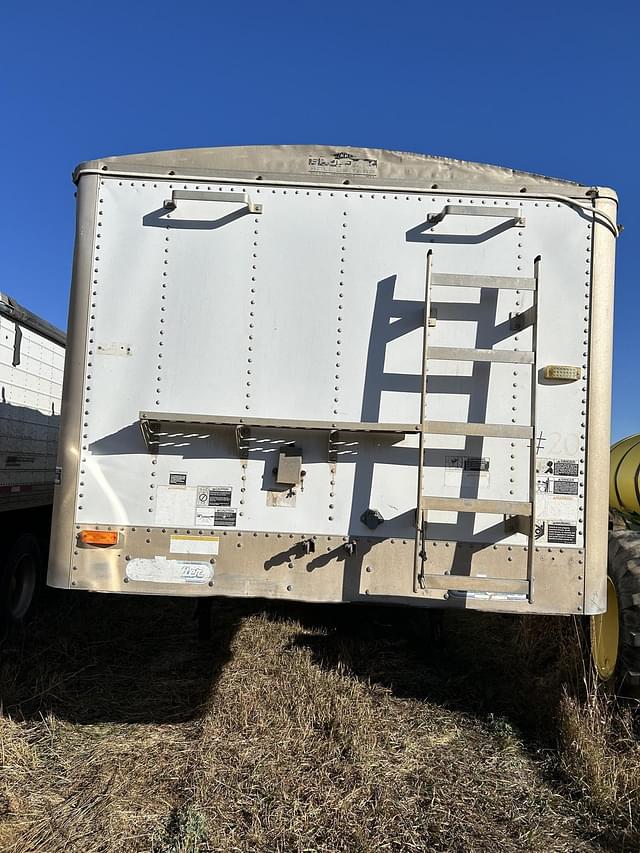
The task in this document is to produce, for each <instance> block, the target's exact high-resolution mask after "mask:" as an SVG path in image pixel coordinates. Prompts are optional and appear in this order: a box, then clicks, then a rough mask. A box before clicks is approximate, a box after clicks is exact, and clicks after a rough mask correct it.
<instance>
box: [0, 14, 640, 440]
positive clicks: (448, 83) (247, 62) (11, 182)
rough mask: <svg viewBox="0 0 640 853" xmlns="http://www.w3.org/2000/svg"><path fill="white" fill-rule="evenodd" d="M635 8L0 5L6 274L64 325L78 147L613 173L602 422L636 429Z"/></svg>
mask: <svg viewBox="0 0 640 853" xmlns="http://www.w3.org/2000/svg"><path fill="white" fill-rule="evenodd" d="M639 25H640V7H639V6H638V4H636V3H632V2H630V0H623V2H621V3H616V4H613V3H609V4H601V3H595V2H591V0H582V2H576V0H560V2H558V0H556V2H554V3H549V2H546V0H538V2H536V3H524V4H516V3H507V2H484V3H480V2H477V0H475V2H474V0H458V2H456V3H442V4H435V3H429V2H426V0H422V2H404V3H403V2H399V3H390V2H387V3H377V2H369V3H363V4H360V3H322V2H318V0H315V2H306V0H298V2H277V0H272V2H270V3H266V2H263V3H258V2H253V0H247V2H244V3H236V4H231V3H228V4H227V3H224V4H223V3H216V2H213V0H212V1H211V2H189V0H182V2H180V3H178V2H175V0H174V2H171V3H169V2H165V0H156V2H153V3H150V2H135V0H133V2H128V3H122V2H119V0H112V2H109V3H85V4H72V3H69V2H64V0H62V2H58V3H55V4H54V3H42V2H31V3H29V2H23V3H21V4H11V5H9V4H4V6H3V10H2V11H1V12H0V47H1V51H2V52H1V54H0V57H1V58H0V63H1V64H2V74H1V75H0V117H1V119H0V120H1V122H2V129H3V132H2V133H1V134H0V146H1V150H2V162H3V163H4V164H5V169H4V180H3V184H4V186H3V203H2V204H0V234H1V235H2V241H1V245H2V256H3V257H2V260H3V264H2V269H3V272H4V275H3V281H2V284H1V285H0V287H1V289H2V290H3V291H6V292H8V293H10V294H11V295H12V296H13V297H14V298H15V299H17V300H18V301H19V302H21V303H22V304H24V305H25V306H27V307H29V308H31V309H32V310H34V311H35V312H37V313H39V314H41V315H42V316H44V317H45V318H47V319H49V320H50V321H52V322H54V323H56V324H57V325H59V326H62V327H64V325H65V323H66V312H67V300H68V290H69V277H70V267H71V255H72V248H73V228H74V198H73V185H72V184H71V181H70V173H71V170H72V169H73V167H74V166H75V165H76V164H77V163H78V162H80V161H82V160H88V159H91V158H95V157H99V156H103V155H111V154H122V153H127V152H135V151H149V150H154V149H163V148H187V147H199V146H214V145H243V144H244V145H246V144H260V143H286V142H306V143H313V142H321V143H325V142H326V143H333V144H338V145H362V146H372V147H381V148H391V149H401V150H406V151H419V152H424V153H428V154H438V155H443V156H448V157H456V158H461V159H465V160H477V161H480V162H488V163H497V164H499V165H506V166H512V167H515V168H519V169H526V170H528V171H534V172H541V173H543V174H548V175H554V176H559V177H565V178H571V179H573V180H578V181H581V182H583V183H587V184H599V185H607V186H612V187H614V188H615V189H616V190H617V191H618V194H619V195H620V197H621V207H620V220H621V221H622V222H623V223H624V225H625V228H626V230H625V233H624V234H623V236H622V237H621V238H620V240H619V243H618V267H617V295H616V330H615V365H614V417H613V435H614V437H621V436H623V435H626V434H628V433H631V432H640V403H639V402H638V382H637V371H638V363H639V362H640V359H639V358H638V351H637V349H638V345H639V343H640V342H639V341H638V337H639V336H638V331H637V326H638V320H639V319H640V312H639V308H640V298H639V297H638V292H639V290H638V288H639V284H640V282H639V280H638V275H637V273H636V269H635V268H636V267H637V266H638V258H637V251H636V249H635V247H636V246H637V244H638V235H639V234H640V210H639V208H638V206H637V205H636V204H634V201H635V195H636V193H640V177H639V172H640V170H639V166H638V157H639V154H638V152H639V146H638V130H639V127H640V116H639V99H638V90H639V88H640V74H639V67H640V66H639V60H638V46H637V44H638V32H639Z"/></svg>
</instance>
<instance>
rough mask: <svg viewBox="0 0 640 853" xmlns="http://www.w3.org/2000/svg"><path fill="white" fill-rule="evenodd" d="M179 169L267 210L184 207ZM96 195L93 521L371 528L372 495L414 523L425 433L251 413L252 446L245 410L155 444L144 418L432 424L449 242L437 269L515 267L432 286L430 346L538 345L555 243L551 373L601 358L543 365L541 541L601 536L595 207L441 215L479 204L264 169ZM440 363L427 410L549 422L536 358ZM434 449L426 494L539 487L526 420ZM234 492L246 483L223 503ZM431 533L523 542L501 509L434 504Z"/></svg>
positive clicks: (435, 308)
mask: <svg viewBox="0 0 640 853" xmlns="http://www.w3.org/2000/svg"><path fill="white" fill-rule="evenodd" d="M173 189H180V190H198V191H202V192H209V193H212V194H215V193H222V192H224V193H238V195H239V196H240V194H241V193H242V192H244V191H246V190H247V189H248V190H249V192H250V195H251V198H252V200H253V201H255V202H256V203H260V204H262V208H263V209H262V213H260V214H253V213H250V212H248V211H247V209H246V208H243V207H242V206H241V207H240V208H239V207H238V205H234V204H232V203H230V202H228V201H226V200H225V201H215V202H213V201H211V202H210V201H207V200H194V199H189V200H181V201H180V203H179V205H178V208H177V209H176V210H167V209H166V208H164V207H163V201H164V199H165V198H167V197H170V195H171V191H172V190H173ZM100 199H101V201H100V210H99V222H100V224H99V226H98V231H99V235H100V236H99V239H98V240H97V243H98V246H99V249H97V250H96V265H95V268H94V269H95V273H94V275H95V278H94V286H93V289H92V296H93V300H92V313H91V315H90V320H89V323H90V325H89V343H88V350H87V363H88V367H87V374H88V376H87V381H86V385H87V393H86V397H85V399H86V401H87V403H86V409H85V420H84V423H85V425H86V426H85V428H84V433H83V434H84V435H85V436H86V438H85V440H84V443H83V448H82V450H83V455H82V468H81V484H82V485H81V488H80V489H79V498H78V508H77V521H78V523H83V524H122V525H124V524H129V525H145V524H158V525H166V526H167V527H169V526H180V527H187V526H188V525H193V526H198V527H203V528H212V529H213V528H218V527H220V526H225V525H230V526H232V527H233V529H234V530H238V531H241V530H244V531H257V532H271V531H275V532H278V531H279V532H286V533H296V534H298V533H300V534H302V533H308V534H323V535H334V534H335V535H337V536H345V537H346V536H350V535H362V534H363V533H368V532H369V531H368V529H367V528H366V527H365V526H364V524H363V523H362V521H361V520H360V516H361V514H362V513H363V512H364V511H365V510H366V509H367V508H369V507H371V508H374V509H377V510H378V511H379V512H380V513H381V514H382V516H383V517H384V519H385V523H384V525H383V526H382V527H380V528H379V529H378V530H377V531H376V534H375V535H381V536H382V535H384V536H386V537H413V535H414V529H415V528H414V518H415V508H416V500H417V495H416V490H417V464H418V451H417V437H416V436H409V437H407V438H404V437H403V436H394V435H386V436H381V435H362V434H358V435H353V434H351V435H346V434H341V435H340V436H339V438H338V441H339V445H338V452H337V461H336V462H335V463H330V461H329V459H328V435H327V433H326V432H317V431H301V430H296V431H291V430H287V429H285V428H283V427H278V428H276V429H265V428H260V429H258V428H255V429H252V430H251V434H250V437H249V439H248V453H247V458H246V459H242V458H240V457H239V456H238V452H237V447H236V438H235V434H234V430H233V428H230V427H221V428H212V427H204V426H194V427H193V428H189V426H188V425H182V426H180V427H178V426H175V427H172V428H171V429H170V430H167V433H166V434H165V435H164V436H163V437H162V439H161V441H160V446H159V450H158V453H157V455H154V454H152V453H150V452H149V451H148V450H147V448H146V446H145V444H144V441H143V438H142V434H141V431H140V427H139V423H138V414H139V412H140V411H141V410H143V411H149V412H153V411H154V410H156V411H159V412H175V413H181V412H193V413H198V414H202V415H211V416H213V415H224V416H229V417H234V416H237V417H242V416H254V417H256V418H278V419H286V418H292V419H296V420H323V421H332V420H334V419H336V420H341V421H378V420H381V421H385V422H404V421H406V422H416V421H418V420H419V400H420V393H419V392H420V375H419V374H420V358H421V350H422V324H423V311H424V302H423V299H424V286H425V281H424V278H425V264H426V254H427V251H429V250H431V251H432V252H433V270H434V273H437V274H445V275H475V276H490V277H496V276H504V277H508V278H509V279H510V282H511V284H510V285H509V286H508V288H506V289H504V290H500V289H496V288H495V286H493V285H494V283H495V279H494V278H492V287H486V288H474V287H468V286H463V287H456V286H454V285H437V286H434V287H433V288H432V293H431V303H432V315H433V316H434V319H435V325H433V326H430V327H429V335H428V342H429V345H431V346H434V347H466V348H477V349H497V350H504V351H505V352H506V351H512V350H516V349H517V350H520V351H531V350H532V349H534V348H535V341H534V334H533V330H532V329H531V328H527V329H524V330H523V331H520V332H514V331H513V330H512V328H511V324H510V316H511V315H512V314H516V313H521V312H523V311H524V310H526V309H527V308H529V307H530V306H531V305H532V304H533V300H534V293H533V292H532V291H531V290H529V289H527V290H519V289H518V288H514V287H513V286H512V285H513V281H512V280H513V279H517V278H527V279H530V278H531V277H532V276H533V275H534V260H535V259H536V258H537V257H540V258H541V261H540V290H539V295H538V296H539V299H538V303H539V327H538V328H539V331H538V341H537V362H536V365H535V371H536V376H538V373H539V371H540V370H541V368H542V366H543V365H545V364H550V363H562V364H575V365H578V366H581V367H582V369H583V378H582V379H581V381H579V382H577V383H564V384H563V383H549V382H546V381H545V380H543V379H541V378H538V381H537V382H536V393H537V411H536V422H535V423H536V446H537V449H538V456H539V458H540V461H539V464H540V467H541V474H540V477H539V478H538V481H539V482H538V483H537V485H538V486H539V488H540V489H543V488H544V489H546V491H541V492H540V495H539V496H538V497H539V505H538V516H537V518H536V521H538V522H540V523H541V524H542V523H544V530H543V531H542V532H541V534H540V537H541V541H543V542H547V540H548V541H549V543H550V544H553V536H556V537H560V538H561V539H562V537H565V538H566V537H569V538H571V537H573V539H574V540H575V541H572V542H566V543H564V544H566V545H569V546H570V545H573V544H575V546H576V547H578V546H579V545H580V544H581V543H582V528H581V523H582V522H581V519H582V509H581V507H582V494H583V482H584V450H583V448H584V427H583V426H582V424H583V423H584V417H583V415H582V414H581V412H582V411H583V410H584V400H585V399H586V381H587V379H586V365H587V359H586V356H585V355H583V353H586V351H587V349H586V348H587V344H585V341H587V340H588V306H589V295H590V274H589V264H588V258H589V245H590V243H589V240H590V236H591V229H590V222H589V221H588V219H587V218H584V217H582V216H581V215H580V214H579V213H577V212H576V211H575V210H573V209H571V208H569V207H567V206H566V205H562V204H555V203H549V204H546V203H544V202H536V201H534V200H532V199H528V198H518V199H515V200H514V201H513V202H509V201H505V200H504V199H499V200H498V199H492V198H490V197H486V198H481V197H477V198H469V197H466V198H465V199H464V202H465V204H467V205H472V204H478V205H480V204H486V205H493V204H499V205H500V206H501V207H504V206H510V205H512V206H513V207H514V213H515V212H516V211H517V210H518V209H519V208H522V210H523V216H524V217H525V219H526V226H525V227H522V228H514V227H508V228H506V227H504V226H503V225H502V224H501V223H499V222H498V223H496V220H495V219H491V218H489V217H488V216H483V215H479V216H466V217H465V216H459V215H451V216H447V217H445V219H444V220H443V221H442V222H440V223H438V224H437V225H434V226H429V225H428V223H427V216H428V214H429V213H437V212H438V211H439V210H441V209H442V206H443V203H452V204H457V203H459V201H460V200H459V199H457V198H455V197H451V198H447V199H443V198H442V197H440V196H437V197H436V196H430V195H428V194H427V195H420V194H418V193H411V192H408V193H402V194H397V195H394V194H389V193H384V192H370V193H367V192H362V191H360V190H350V189H347V188H344V189H342V188H335V189H328V188H327V189H318V190H310V189H309V188H308V187H304V188H303V187H300V188H299V189H296V188H292V187H288V188H283V187H277V186H269V185H268V184H266V183H265V184H264V185H262V186H260V187H256V186H252V187H250V188H247V187H244V186H242V185H240V184H224V183H213V184H203V183H200V184H196V183H195V182H188V183H180V184H178V183H172V182H171V181H169V180H167V181H160V180H158V181H155V182H150V181H141V180H134V181H119V180H117V179H116V178H108V177H105V178H104V179H102V180H101V186H100ZM467 284H468V282H467ZM585 307H586V313H585ZM585 318H587V319H585ZM428 366H429V375H428V386H427V392H428V393H427V406H426V408H427V418H428V419H429V420H433V421H446V420H451V421H457V422H460V423H465V422H468V421H470V422H478V423H483V422H486V423H495V424H505V425H520V426H527V425H529V424H530V423H531V412H530V410H531V377H532V367H531V366H530V365H528V364H503V363H479V364H475V365H474V364H473V363H470V362H457V361H442V360H430V361H429V363H428ZM287 443H294V444H295V445H296V446H297V447H299V448H300V449H301V450H302V456H303V461H302V468H303V470H304V471H305V475H304V480H303V484H302V486H301V487H295V488H294V489H292V490H289V489H283V488H282V487H276V483H275V474H274V468H276V466H277V459H278V452H279V450H280V448H281V447H282V446H283V445H284V444H287ZM426 446H427V451H426V454H425V463H426V466H427V470H426V475H425V494H427V495H433V496H441V497H452V498H453V497H469V498H480V499H482V500H493V501H498V500H510V501H528V500H529V498H530V494H529V485H530V484H529V441H528V440H527V439H504V438H483V437H481V436H471V437H468V438H465V437H464V436H459V435H457V436H446V435H438V436H428V437H427V440H426ZM549 463H551V466H552V471H551V473H549V472H548V471H547V468H548V466H549ZM554 466H555V467H554ZM574 468H575V472H574ZM176 474H180V475H184V481H181V483H182V484H181V485H176V484H173V485H172V475H176ZM556 484H557V485H556ZM200 487H206V489H208V490H210V493H209V491H208V492H207V498H206V506H205V505H199V504H198V500H199V498H198V495H199V494H200V492H201V491H202V490H201V488H200ZM225 489H228V490H229V497H228V502H227V503H225V504H216V503H215V501H219V500H222V499H223V498H222V497H221V496H220V495H219V494H217V493H218V492H221V491H224V490H225ZM556 489H557V490H559V491H555V490H556ZM574 490H575V491H574ZM210 499H211V500H213V501H214V503H213V504H211V505H210V504H209V500H210ZM224 500H225V501H227V497H224ZM231 522H233V523H232V524H231ZM549 523H551V524H552V525H555V527H554V528H553V531H552V535H551V537H550V536H549V530H548V525H549ZM561 525H565V526H567V525H568V526H569V527H572V528H573V534H572V533H571V532H567V529H566V527H565V528H562V529H561V528H560V526H561ZM428 536H430V537H433V538H445V537H446V538H447V539H450V540H454V541H455V540H457V541H470V540H474V541H486V542H493V541H506V542H517V543H521V544H522V543H524V542H525V541H526V540H525V537H524V536H523V534H519V533H516V534H512V536H511V537H509V538H505V533H504V526H503V519H502V516H495V515H486V514H478V515H475V516H471V515H466V514H464V515H457V514H456V513H451V512H442V511H438V512H436V511H433V512H430V513H429V528H428Z"/></svg>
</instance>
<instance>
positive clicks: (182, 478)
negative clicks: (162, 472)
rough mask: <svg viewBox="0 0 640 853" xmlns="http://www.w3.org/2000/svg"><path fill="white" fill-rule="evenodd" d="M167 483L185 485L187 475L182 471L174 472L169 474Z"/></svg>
mask: <svg viewBox="0 0 640 853" xmlns="http://www.w3.org/2000/svg"><path fill="white" fill-rule="evenodd" d="M169 485H170V486H186V485H187V475H186V474H182V473H177V472H174V473H172V474H169Z"/></svg>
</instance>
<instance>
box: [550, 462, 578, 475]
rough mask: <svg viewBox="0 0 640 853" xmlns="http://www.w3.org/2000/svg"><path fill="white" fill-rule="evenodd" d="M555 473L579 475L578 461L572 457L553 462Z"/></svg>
mask: <svg viewBox="0 0 640 853" xmlns="http://www.w3.org/2000/svg"><path fill="white" fill-rule="evenodd" d="M553 473H554V474H555V476H556V477H577V476H578V463H577V462H572V461H571V459H558V460H556V462H554V464H553Z"/></svg>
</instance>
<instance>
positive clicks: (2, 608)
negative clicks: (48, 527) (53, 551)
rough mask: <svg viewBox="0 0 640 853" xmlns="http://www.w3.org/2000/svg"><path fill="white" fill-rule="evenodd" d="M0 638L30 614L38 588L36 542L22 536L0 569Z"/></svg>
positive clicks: (28, 535) (39, 557) (39, 562)
mask: <svg viewBox="0 0 640 853" xmlns="http://www.w3.org/2000/svg"><path fill="white" fill-rule="evenodd" d="M0 572H1V574H0V636H2V637H6V636H7V634H9V633H10V632H11V631H12V630H13V629H14V628H16V627H17V626H19V625H21V624H22V623H23V622H24V621H25V620H26V619H27V618H28V617H29V615H30V613H31V611H32V609H33V605H34V603H35V600H36V597H37V593H38V590H39V587H40V579H41V574H42V553H41V550H40V545H39V544H38V540H37V539H36V537H35V536H33V535H32V534H31V533H23V534H22V535H21V536H20V537H19V538H18V539H17V540H16V541H15V542H14V544H13V545H12V547H11V550H10V551H9V553H8V554H7V556H6V558H5V560H4V561H3V562H2V565H1V567H0Z"/></svg>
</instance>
